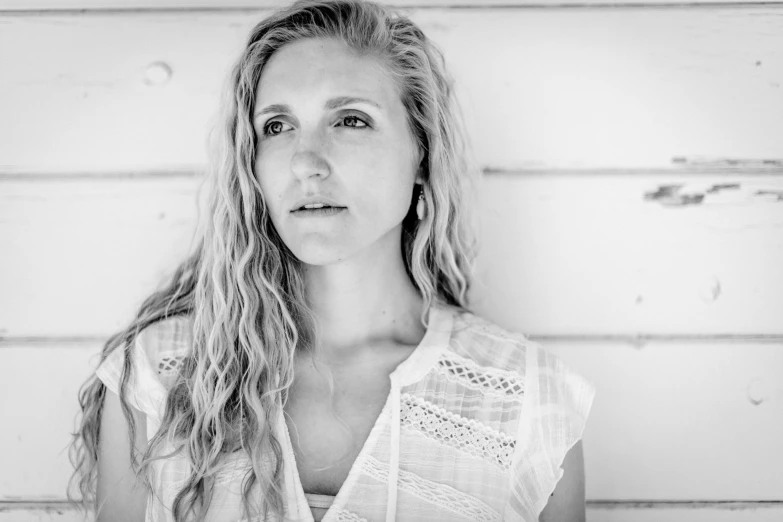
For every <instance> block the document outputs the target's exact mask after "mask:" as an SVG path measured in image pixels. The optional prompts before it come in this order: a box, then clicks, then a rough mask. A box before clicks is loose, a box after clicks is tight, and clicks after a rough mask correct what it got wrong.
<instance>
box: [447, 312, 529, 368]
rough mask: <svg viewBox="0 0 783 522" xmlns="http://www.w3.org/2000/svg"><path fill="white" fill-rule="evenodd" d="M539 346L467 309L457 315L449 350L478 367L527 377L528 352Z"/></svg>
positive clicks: (519, 333) (523, 336)
mask: <svg viewBox="0 0 783 522" xmlns="http://www.w3.org/2000/svg"><path fill="white" fill-rule="evenodd" d="M535 345H536V343H534V342H533V341H531V340H530V339H528V338H527V336H525V335H524V334H523V333H521V332H517V331H513V330H510V329H507V328H504V327H502V326H500V325H499V324H497V323H495V322H493V321H491V320H490V319H487V318H485V317H482V316H480V315H478V314H476V313H474V312H471V311H468V310H458V311H455V312H454V326H453V329H452V337H451V341H450V343H449V351H450V352H451V353H453V354H454V355H456V356H458V357H462V358H465V359H468V360H470V361H471V362H473V363H475V364H476V365H478V366H481V367H484V368H492V369H495V370H500V371H508V372H513V373H517V374H520V375H524V373H525V363H526V360H527V356H528V350H531V349H533V348H534V346H535Z"/></svg>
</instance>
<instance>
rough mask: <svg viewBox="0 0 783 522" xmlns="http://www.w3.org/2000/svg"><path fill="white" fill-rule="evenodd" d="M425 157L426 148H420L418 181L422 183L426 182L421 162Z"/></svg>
mask: <svg viewBox="0 0 783 522" xmlns="http://www.w3.org/2000/svg"><path fill="white" fill-rule="evenodd" d="M423 159H424V149H421V148H420V149H419V162H418V163H417V165H418V167H417V170H416V183H418V184H422V183H424V176H423V173H424V167H423V166H422V164H421V162H422V160H423Z"/></svg>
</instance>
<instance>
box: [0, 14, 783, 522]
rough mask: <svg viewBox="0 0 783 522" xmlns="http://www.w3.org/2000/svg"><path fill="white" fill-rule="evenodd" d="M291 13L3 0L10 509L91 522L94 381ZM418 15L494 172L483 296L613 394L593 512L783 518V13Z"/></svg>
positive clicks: (5, 497) (597, 442)
mask: <svg viewBox="0 0 783 522" xmlns="http://www.w3.org/2000/svg"><path fill="white" fill-rule="evenodd" d="M279 3H280V2H275V1H272V0H270V1H267V2H252V3H251V2H248V1H243V0H237V1H233V2H223V3H221V2H219V1H218V0H167V1H165V2H155V3H153V2H151V1H144V0H62V1H57V0H31V1H29V2H21V1H19V0H0V71H2V74H0V114H1V115H2V120H0V121H1V122H2V123H0V407H2V421H0V422H1V423H2V426H3V428H4V429H2V430H0V448H3V449H2V465H1V466H0V522H9V521H13V522H17V521H19V522H26V521H32V520H40V521H55V520H56V521H58V522H59V521H75V520H79V516H78V514H77V513H76V512H74V511H72V510H70V509H68V508H67V506H65V505H64V504H63V502H62V501H63V500H64V498H65V486H66V483H67V479H68V477H69V476H70V474H71V467H70V463H69V462H68V458H67V452H66V449H65V448H66V446H67V444H68V442H69V440H70V437H69V432H70V431H73V430H74V429H75V425H74V421H75V416H76V413H77V411H78V404H77V402H76V392H77V390H78V387H79V386H80V385H81V384H82V382H83V381H84V379H85V378H86V377H87V376H88V375H89V374H90V373H91V372H92V371H93V370H94V368H95V366H96V364H97V354H98V352H99V350H100V346H101V344H102V343H103V342H104V341H105V339H106V337H107V336H108V335H110V334H111V333H113V332H114V331H116V330H117V329H118V328H120V327H121V326H123V325H124V324H125V323H126V322H127V321H128V320H129V319H130V317H131V314H132V313H133V312H134V310H135V309H136V307H137V306H138V305H139V304H140V303H141V300H142V299H143V298H144V297H145V296H146V295H147V294H149V293H150V292H151V291H153V290H154V289H155V288H156V287H157V285H158V284H159V283H160V282H161V281H162V280H163V278H165V277H166V276H167V275H169V274H170V273H171V271H172V270H173V268H174V266H175V265H176V263H177V262H178V261H179V260H180V259H181V258H182V257H183V256H184V255H185V254H186V253H187V252H188V251H189V249H190V247H191V240H192V239H193V233H194V231H195V226H196V222H197V219H198V215H197V207H196V200H197V197H198V187H199V184H200V183H201V181H202V178H201V176H200V174H199V169H200V168H201V166H202V164H203V161H204V159H205V155H204V140H205V132H206V129H207V124H208V121H209V118H210V117H211V115H212V114H213V112H214V110H215V107H216V103H217V97H218V89H219V87H220V84H221V81H222V79H223V74H224V73H225V71H226V70H227V67H228V66H229V64H230V62H231V61H232V60H233V58H234V57H235V55H236V53H237V52H238V51H239V48H240V46H241V44H242V41H243V39H244V38H245V35H246V32H247V31H248V30H249V29H250V27H252V25H253V24H254V23H255V22H256V21H257V20H259V19H260V18H262V17H263V16H264V15H265V12H266V11H264V10H263V9H259V10H253V11H251V10H247V9H237V8H241V7H247V6H248V5H251V4H252V5H255V6H259V5H261V6H270V5H278V4H279ZM394 3H395V4H397V5H400V6H403V8H404V9H405V10H406V11H407V12H408V13H409V14H410V15H411V16H412V17H413V18H414V20H416V21H417V22H419V23H420V24H421V25H422V27H423V28H424V30H425V32H427V34H429V35H430V36H431V37H432V38H433V39H434V40H435V41H436V42H437V43H438V44H439V46H441V48H442V49H443V51H444V53H445V55H446V58H447V62H448V64H449V67H450V68H451V71H452V73H453V74H454V76H455V78H456V80H457V83H458V93H459V96H460V98H461V100H462V105H463V109H464V111H465V116H466V123H467V128H468V132H469V133H470V137H471V139H472V142H473V150H474V156H475V160H476V161H477V162H478V164H479V165H480V166H481V167H482V168H483V169H485V171H484V172H485V179H484V181H485V183H484V188H483V191H482V193H481V195H480V198H479V201H480V205H481V216H482V217H481V225H482V230H483V238H484V239H483V241H484V249H483V251H482V253H481V256H480V258H479V263H478V274H477V275H478V278H479V285H478V286H477V288H476V290H475V292H474V294H473V298H474V301H475V302H476V304H477V308H478V311H479V312H481V313H483V314H484V315H486V316H488V317H490V318H492V319H494V320H495V321H497V322H498V323H500V324H501V325H503V326H506V327H508V328H512V329H515V330H517V331H521V332H524V333H525V334H527V335H528V336H530V337H531V338H533V339H536V340H539V341H540V342H542V343H543V344H545V345H546V346H547V347H548V348H549V349H551V350H552V351H553V352H554V353H556V354H558V355H560V356H562V357H563V358H564V359H565V360H566V361H567V362H568V363H569V364H570V365H572V366H573V367H574V368H576V369H578V370H580V371H581V372H582V373H584V374H585V375H586V376H588V377H589V378H590V379H591V380H592V381H593V382H595V383H596V385H597V387H598V395H597V397H596V402H595V404H594V406H593V410H592V412H591V417H590V419H589V421H588V426H587V429H586V432H585V436H584V448H585V463H586V473H587V491H586V492H587V499H588V520H589V522H615V521H623V522H625V521H629V522H651V521H656V522H657V521H667V522H668V521H684V522H697V521H698V522H701V521H710V522H713V521H715V522H723V521H742V522H745V521H752V522H767V521H772V520H776V521H777V520H783V473H782V472H781V470H783V443H782V442H781V441H783V272H782V271H781V268H780V267H783V234H782V233H781V230H783V228H782V227H783V138H782V137H783V88H781V84H783V2H773V3H771V4H767V5H763V6H761V5H751V4H747V5H744V3H743V2H733V5H731V6H720V5H700V4H701V2H695V3H692V4H691V5H689V6H687V7H675V6H668V5H666V4H665V3H663V2H659V1H655V2H649V1H648V2H644V5H637V4H639V2H636V1H625V2H622V5H615V6H596V5H594V4H597V2H594V1H591V2H580V3H577V2H573V1H569V2H558V3H557V5H553V4H548V3H547V2H545V1H542V2H538V3H536V2H531V1H523V0H520V1H513V0H507V1H504V2H493V5H495V6H500V5H501V4H503V5H505V6H506V7H492V8H490V7H481V4H482V2H479V1H474V2H467V1H459V2H457V1H454V2H445V1H440V2H439V1H436V0H429V1H427V2H416V3H415V4H416V5H418V6H420V7H412V5H413V3H412V2H403V1H400V2H394ZM464 4H471V5H473V6H474V7H475V8H474V9H461V8H457V7H456V6H458V5H464ZM153 5H154V6H155V7H156V8H165V9H150V7H151V6H153ZM591 5H592V6H591ZM422 6H427V7H426V8H423V7H422ZM204 7H211V8H217V9H210V10H202V9H201V8H204ZM529 7H536V8H529ZM81 8H85V9H86V10H79V9H81ZM160 63H163V64H165V65H166V67H168V68H169V69H170V71H171V76H170V78H168V79H167V80H165V79H164V81H162V82H159V83H156V82H155V81H151V80H155V78H157V76H156V74H157V73H159V72H160V68H159V66H158V65H156V64H160Z"/></svg>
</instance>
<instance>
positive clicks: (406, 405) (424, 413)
mask: <svg viewBox="0 0 783 522" xmlns="http://www.w3.org/2000/svg"><path fill="white" fill-rule="evenodd" d="M400 401H401V408H400V422H401V424H402V425H403V426H410V427H413V428H417V429H418V430H420V431H421V432H422V433H424V434H425V435H427V436H428V437H430V438H433V439H435V440H438V441H440V442H443V443H445V444H449V445H451V446H454V447H456V448H459V449H462V450H464V451H467V452H468V453H470V454H471V455H474V456H477V457H482V458H485V459H488V460H489V461H490V462H492V463H493V464H496V465H497V466H499V467H500V468H501V469H503V470H507V469H508V468H509V467H510V466H511V459H512V458H513V455H514V446H515V444H516V439H514V438H513V437H510V436H508V435H506V434H504V433H501V432H499V431H497V430H494V429H492V428H490V427H489V426H486V425H484V424H482V423H480V422H478V421H476V420H474V419H467V418H465V417H462V416H460V415H456V414H454V413H452V412H450V411H447V410H444V409H443V408H441V407H439V406H438V405H436V404H432V403H431V402H429V401H426V400H424V399H420V398H419V397H416V396H414V395H411V394H409V393H404V394H402V395H401V396H400Z"/></svg>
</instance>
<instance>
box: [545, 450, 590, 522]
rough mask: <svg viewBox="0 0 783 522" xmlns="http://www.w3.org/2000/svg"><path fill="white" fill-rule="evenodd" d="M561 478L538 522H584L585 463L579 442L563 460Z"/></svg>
mask: <svg viewBox="0 0 783 522" xmlns="http://www.w3.org/2000/svg"><path fill="white" fill-rule="evenodd" d="M561 467H562V468H563V476H562V477H561V478H560V481H559V482H558V483H557V486H556V487H555V491H554V493H553V494H552V496H551V497H550V498H549V502H547V504H546V506H544V510H543V511H542V512H541V516H540V517H539V518H538V520H539V522H585V462H584V454H583V452H582V441H581V440H579V441H577V442H576V444H574V446H573V447H572V448H571V449H570V450H569V451H568V453H566V456H565V458H564V459H563V465H562V466H561Z"/></svg>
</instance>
